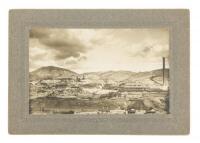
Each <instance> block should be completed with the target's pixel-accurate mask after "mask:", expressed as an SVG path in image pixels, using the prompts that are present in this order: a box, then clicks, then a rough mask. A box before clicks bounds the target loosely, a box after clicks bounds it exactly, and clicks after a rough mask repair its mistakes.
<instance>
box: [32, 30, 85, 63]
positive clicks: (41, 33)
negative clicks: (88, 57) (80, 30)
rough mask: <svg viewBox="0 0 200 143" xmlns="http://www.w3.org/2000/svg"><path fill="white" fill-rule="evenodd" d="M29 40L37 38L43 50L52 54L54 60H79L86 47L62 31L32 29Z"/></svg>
mask: <svg viewBox="0 0 200 143" xmlns="http://www.w3.org/2000/svg"><path fill="white" fill-rule="evenodd" d="M30 38H37V39H38V40H39V42H40V44H42V45H44V46H43V48H46V50H49V51H51V52H52V53H53V55H54V58H55V60H62V59H66V58H69V57H74V58H79V57H80V56H81V54H83V53H85V52H86V46H85V45H84V44H83V43H81V42H80V41H79V39H77V38H76V37H73V36H72V35H70V34H69V33H67V31H63V29H51V30H48V29H32V30H31V31H30Z"/></svg>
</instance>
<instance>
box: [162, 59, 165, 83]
mask: <svg viewBox="0 0 200 143" xmlns="http://www.w3.org/2000/svg"><path fill="white" fill-rule="evenodd" d="M162 59H163V60H162V61H163V85H164V84H165V57H163V58H162Z"/></svg>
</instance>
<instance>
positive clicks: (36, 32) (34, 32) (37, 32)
mask: <svg viewBox="0 0 200 143" xmlns="http://www.w3.org/2000/svg"><path fill="white" fill-rule="evenodd" d="M49 34H50V31H49V30H47V29H43V28H33V29H31V30H30V33H29V36H30V38H38V39H41V38H48V37H49Z"/></svg>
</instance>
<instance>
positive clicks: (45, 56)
mask: <svg viewBox="0 0 200 143" xmlns="http://www.w3.org/2000/svg"><path fill="white" fill-rule="evenodd" d="M169 45H170V44H169V29H167V28H113V29H110V28H109V29H101V28H99V29H98V28H97V29H67V28H66V29H65V28H46V27H43V28H42V27H35V28H32V29H30V31H29V114H32V115H48V114H74V115H75V114H81V115H92V114H95V115H100V114H141V115H143V114H169V108H170V106H169V99H170V91H169V84H170V81H169V76H170V75H169V70H170V66H169V63H170V61H169V49H170V46H169Z"/></svg>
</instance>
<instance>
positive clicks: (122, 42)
mask: <svg viewBox="0 0 200 143" xmlns="http://www.w3.org/2000/svg"><path fill="white" fill-rule="evenodd" d="M168 56H169V32H168V30H167V29H54V28H33V29H31V30H30V38H29V66H30V67H29V70H30V71H33V70H35V69H37V68H40V67H42V66H57V67H63V68H67V69H69V70H72V71H75V72H77V73H84V72H94V71H110V70H130V71H136V72H139V71H149V70H153V69H160V68H162V57H166V58H167V59H168ZM167 65H168V60H167Z"/></svg>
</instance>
